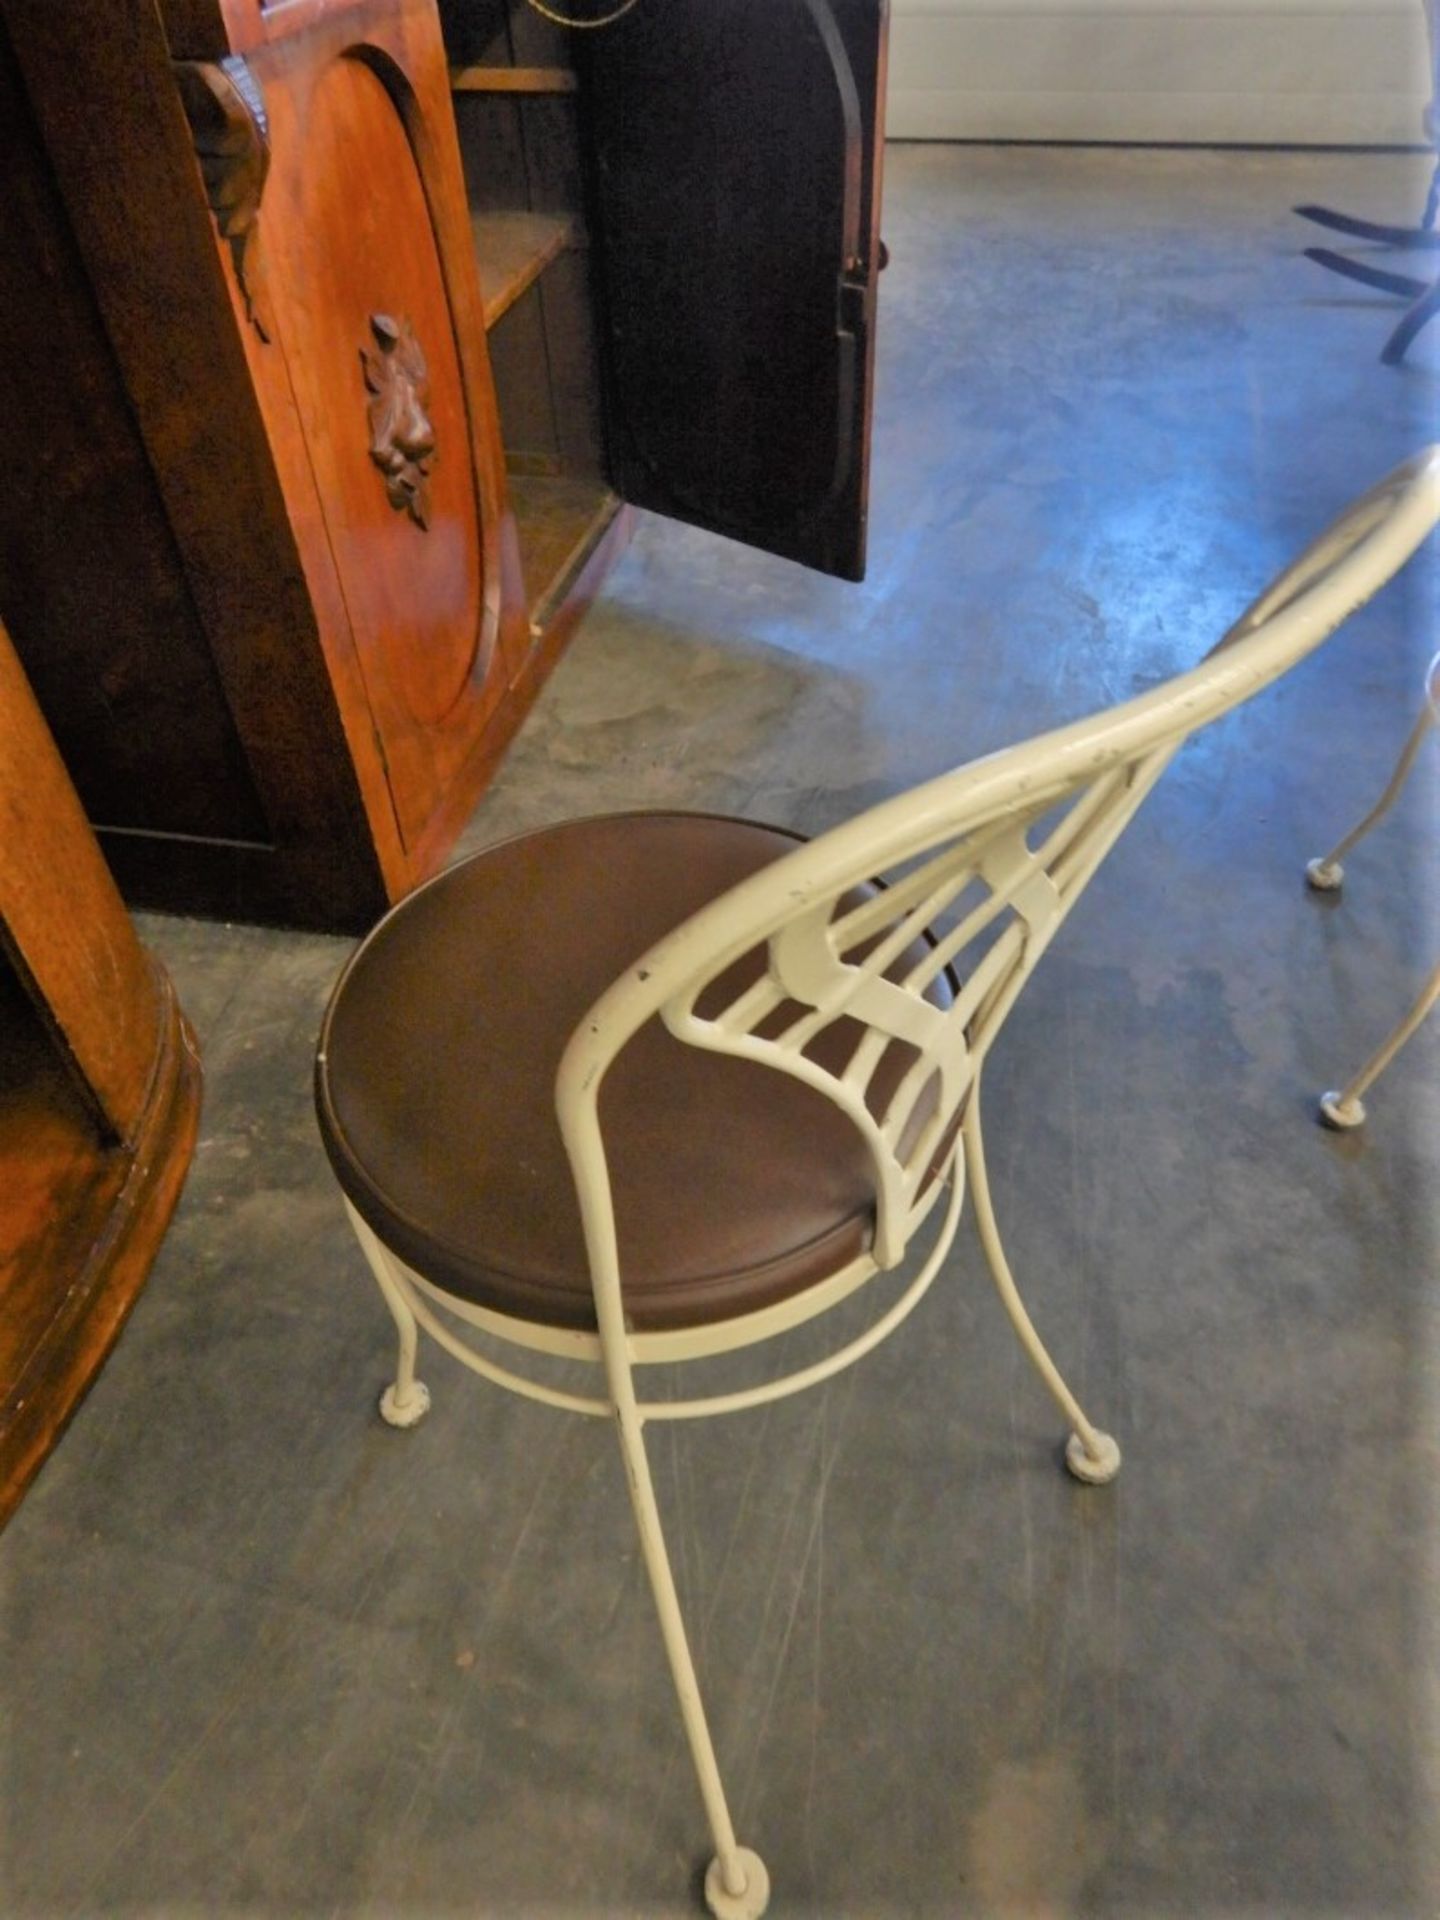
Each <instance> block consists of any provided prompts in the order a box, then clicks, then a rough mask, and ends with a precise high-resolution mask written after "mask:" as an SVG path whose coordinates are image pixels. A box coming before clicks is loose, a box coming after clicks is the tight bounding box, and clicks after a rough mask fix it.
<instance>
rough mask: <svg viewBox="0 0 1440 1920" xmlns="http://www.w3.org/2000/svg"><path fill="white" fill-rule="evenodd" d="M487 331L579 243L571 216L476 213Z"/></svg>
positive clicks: (473, 223) (473, 220)
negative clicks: (563, 254) (561, 256)
mask: <svg viewBox="0 0 1440 1920" xmlns="http://www.w3.org/2000/svg"><path fill="white" fill-rule="evenodd" d="M470 225H471V228H472V230H473V232H474V235H475V253H476V258H477V260H478V262H479V266H480V287H481V292H482V296H483V299H484V306H485V325H486V326H487V327H493V326H494V325H495V322H496V321H497V320H498V319H499V318H500V317H501V315H502V314H505V313H508V312H509V310H510V308H511V307H513V306H514V304H515V302H516V301H517V300H518V299H519V298H520V296H521V294H522V293H524V291H525V289H526V288H527V287H529V286H531V285H532V284H533V283H534V282H535V281H536V280H537V279H538V278H539V277H540V275H541V274H542V273H543V272H544V271H545V269H546V267H548V266H549V264H550V262H551V261H552V260H554V259H555V258H556V257H557V256H558V255H559V254H562V253H563V252H564V251H565V249H566V248H567V247H573V246H574V245H575V244H576V240H577V237H578V229H577V227H576V223H575V221H574V220H573V219H572V218H571V217H570V216H569V215H568V214H553V213H472V214H471V216H470Z"/></svg>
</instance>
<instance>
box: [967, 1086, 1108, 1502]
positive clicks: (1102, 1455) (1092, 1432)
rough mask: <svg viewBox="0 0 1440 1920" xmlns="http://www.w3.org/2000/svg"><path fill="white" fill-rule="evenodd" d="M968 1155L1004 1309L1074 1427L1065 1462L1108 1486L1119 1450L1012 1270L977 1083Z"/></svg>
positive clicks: (979, 1220)
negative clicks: (988, 1163) (1070, 1378)
mask: <svg viewBox="0 0 1440 1920" xmlns="http://www.w3.org/2000/svg"><path fill="white" fill-rule="evenodd" d="M965 1157H966V1165H967V1172H968V1177H969V1181H970V1191H971V1193H972V1195H973V1196H974V1200H975V1224H976V1227H977V1229H978V1231H979V1234H980V1244H981V1246H982V1247H983V1248H984V1249H985V1257H986V1259H987V1260H988V1261H989V1263H990V1272H991V1274H992V1276H993V1277H994V1281H995V1285H996V1288H997V1289H998V1291H999V1294H1000V1298H1001V1300H1002V1301H1003V1302H1004V1304H1005V1311H1006V1312H1007V1313H1008V1314H1009V1316H1010V1323H1011V1325H1012V1326H1013V1327H1014V1329H1015V1331H1016V1333H1017V1334H1018V1335H1019V1336H1020V1344H1021V1346H1022V1347H1024V1349H1025V1351H1026V1353H1028V1354H1029V1356H1030V1358H1031V1360H1032V1361H1033V1362H1034V1364H1035V1369H1036V1371H1037V1372H1038V1373H1039V1375H1040V1378H1041V1379H1042V1380H1043V1381H1044V1382H1045V1384H1046V1386H1047V1387H1048V1388H1049V1389H1050V1392H1051V1393H1052V1394H1053V1395H1054V1397H1055V1400H1056V1402H1057V1404H1058V1405H1059V1407H1060V1410H1061V1412H1062V1413H1063V1414H1064V1415H1065V1417H1066V1418H1067V1419H1068V1420H1069V1422H1070V1424H1071V1426H1072V1428H1073V1429H1074V1430H1073V1432H1072V1433H1071V1435H1070V1438H1069V1440H1068V1441H1067V1442H1066V1444H1065V1464H1066V1466H1067V1467H1068V1468H1069V1469H1070V1471H1071V1473H1072V1474H1074V1476H1075V1478H1076V1479H1077V1480H1084V1481H1086V1482H1088V1483H1089V1484H1090V1485H1091V1486H1103V1485H1104V1484H1105V1482H1106V1481H1107V1480H1113V1479H1114V1478H1115V1476H1116V1474H1117V1473H1118V1472H1119V1471H1120V1449H1119V1447H1118V1446H1117V1445H1116V1443H1115V1441H1114V1440H1113V1439H1112V1438H1111V1437H1110V1435H1109V1434H1108V1433H1101V1431H1100V1430H1099V1428H1098V1427H1095V1426H1093V1425H1092V1424H1091V1423H1090V1421H1089V1420H1088V1419H1086V1417H1085V1412H1084V1409H1083V1408H1082V1407H1081V1405H1080V1402H1079V1401H1078V1400H1077V1399H1076V1398H1075V1396H1074V1394H1073V1393H1071V1391H1070V1389H1069V1387H1067V1386H1066V1384H1065V1381H1064V1379H1063V1377H1062V1376H1061V1373H1060V1369H1059V1368H1058V1367H1057V1366H1056V1365H1055V1362H1054V1361H1053V1360H1052V1359H1051V1358H1050V1355H1049V1354H1048V1353H1047V1352H1046V1351H1045V1348H1044V1346H1043V1344H1042V1342H1041V1339H1040V1336H1039V1334H1038V1333H1036V1331H1035V1327H1034V1323H1033V1322H1032V1321H1031V1318H1030V1316H1029V1314H1028V1313H1027V1312H1026V1311H1025V1303H1024V1301H1022V1300H1021V1298H1020V1289H1019V1288H1018V1287H1017V1286H1016V1285H1015V1276H1014V1274H1013V1273H1011V1271H1010V1262H1009V1261H1008V1260H1007V1259H1006V1258H1005V1249H1004V1247H1003V1245H1002V1244H1001V1241H1000V1229H999V1227H998V1226H997V1225H996V1222H995V1208H994V1205H993V1203H992V1202H991V1199H990V1180H989V1175H988V1174H987V1172H986V1168H985V1139H984V1135H983V1134H982V1133H981V1131H980V1087H979V1083H978V1082H977V1083H976V1085H975V1087H974V1088H973V1089H972V1091H971V1095H970V1110H969V1112H968V1114H967V1115H966V1118H965Z"/></svg>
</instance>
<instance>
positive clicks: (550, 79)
mask: <svg viewBox="0 0 1440 1920" xmlns="http://www.w3.org/2000/svg"><path fill="white" fill-rule="evenodd" d="M578 85H579V82H578V81H577V79H576V77H575V75H574V74H573V73H572V72H571V71H570V69H569V68H568V67H451V69H450V91H451V92H452V93H574V92H575V91H576V89H577V87H578Z"/></svg>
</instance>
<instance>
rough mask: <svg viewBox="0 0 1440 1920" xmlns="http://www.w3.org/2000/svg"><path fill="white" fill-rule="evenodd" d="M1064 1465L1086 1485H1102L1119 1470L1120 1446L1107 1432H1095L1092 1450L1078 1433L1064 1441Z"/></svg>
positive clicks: (1111, 1478)
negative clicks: (1093, 1448)
mask: <svg viewBox="0 0 1440 1920" xmlns="http://www.w3.org/2000/svg"><path fill="white" fill-rule="evenodd" d="M1065 1465H1066V1466H1067V1467H1068V1468H1069V1469H1070V1472H1071V1473H1072V1474H1073V1475H1074V1476H1075V1478H1076V1479H1077V1480H1083V1481H1084V1482H1085V1484H1086V1486H1087V1487H1103V1486H1105V1485H1106V1483H1107V1482H1108V1481H1111V1480H1113V1479H1114V1478H1115V1476H1116V1474H1117V1473H1119V1471H1120V1448H1119V1446H1118V1445H1117V1444H1116V1442H1115V1441H1114V1440H1112V1439H1111V1438H1110V1435H1109V1434H1108V1433H1097V1434H1096V1436H1095V1450H1094V1451H1093V1452H1092V1451H1091V1450H1090V1448H1089V1447H1087V1446H1086V1444H1085V1442H1084V1441H1083V1440H1082V1439H1081V1438H1080V1436H1079V1434H1078V1433H1072V1434H1071V1436H1070V1438H1069V1439H1068V1440H1067V1441H1066V1442H1065Z"/></svg>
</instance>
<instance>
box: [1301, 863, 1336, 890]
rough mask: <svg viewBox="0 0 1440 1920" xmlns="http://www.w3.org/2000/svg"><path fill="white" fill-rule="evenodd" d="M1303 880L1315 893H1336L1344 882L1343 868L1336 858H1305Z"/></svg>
mask: <svg viewBox="0 0 1440 1920" xmlns="http://www.w3.org/2000/svg"><path fill="white" fill-rule="evenodd" d="M1305 880H1306V884H1307V885H1308V886H1311V887H1313V888H1314V890H1315V892H1316V893H1338V892H1339V891H1340V889H1341V887H1342V886H1343V885H1344V884H1345V869H1344V867H1342V866H1341V864H1340V862H1339V861H1338V860H1325V859H1315V860H1307V861H1306V863H1305Z"/></svg>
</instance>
